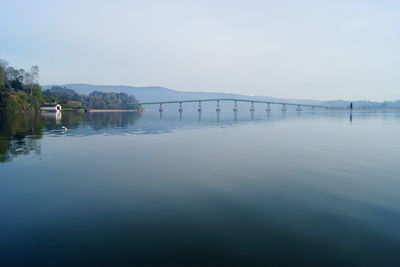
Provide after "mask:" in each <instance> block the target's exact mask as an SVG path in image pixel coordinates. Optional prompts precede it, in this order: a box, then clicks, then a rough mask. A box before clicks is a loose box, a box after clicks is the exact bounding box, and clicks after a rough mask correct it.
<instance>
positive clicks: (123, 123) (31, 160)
mask: <svg viewBox="0 0 400 267" xmlns="http://www.w3.org/2000/svg"><path fill="white" fill-rule="evenodd" d="M204 109H205V110H204V111H203V112H202V113H201V116H199V114H198V112H197V109H196V106H195V105H193V106H190V105H185V107H184V111H183V113H182V114H181V116H180V114H179V112H178V107H177V106H169V107H165V110H164V112H163V113H162V115H161V116H160V114H159V112H158V107H157V106H155V107H154V108H153V107H151V108H149V110H148V111H146V112H144V113H142V114H140V113H134V112H131V113H111V112H110V113H89V114H84V113H67V112H64V113H62V116H61V117H56V115H55V114H46V115H43V114H42V115H40V114H38V115H24V114H17V115H15V114H14V115H10V114H8V115H6V114H1V115H0V159H1V161H0V214H1V219H0V236H1V237H0V265H2V266H11V265H16V264H25V263H30V264H36V265H53V266H54V265H57V266H60V265H67V266H79V265H100V264H104V265H107V264H108V265H124V266H126V265H130V266H131V265H152V266H154V265H162V266H165V265H185V266H192V265H195V266H196V265H197V266H204V265H242V266H243V265H244V266H246V265H247V266H249V265H260V266H267V265H296V266H301V265H304V266H383V265H384V266H398V265H399V264H400V258H399V257H398V252H399V250H400V231H399V230H398V226H399V225H400V208H399V205H398V203H400V195H399V194H398V189H399V188H400V180H399V177H400V168H399V165H398V159H399V158H400V142H399V141H398V140H399V139H398V137H399V134H400V114H399V113H353V114H352V118H351V120H350V114H349V113H347V112H325V111H318V110H317V111H314V112H312V111H311V110H306V109H305V110H303V111H302V112H296V111H295V110H293V109H288V111H287V112H286V113H283V112H281V111H280V110H279V108H277V107H275V109H273V110H272V111H271V112H270V113H267V112H266V111H265V107H264V106H256V111H255V113H254V114H253V115H252V114H251V112H250V111H249V106H248V105H247V106H239V112H238V114H237V116H235V115H234V113H233V112H232V106H222V112H221V113H220V114H219V115H218V114H217V113H216V112H215V107H214V106H205V107H204ZM62 126H64V127H66V128H67V129H68V130H67V131H65V130H64V129H63V128H62Z"/></svg>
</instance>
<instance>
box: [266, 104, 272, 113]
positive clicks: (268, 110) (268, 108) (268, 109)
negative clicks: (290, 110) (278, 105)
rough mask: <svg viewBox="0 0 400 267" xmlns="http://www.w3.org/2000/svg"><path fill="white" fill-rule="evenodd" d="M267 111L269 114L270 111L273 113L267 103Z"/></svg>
mask: <svg viewBox="0 0 400 267" xmlns="http://www.w3.org/2000/svg"><path fill="white" fill-rule="evenodd" d="M266 111H267V112H270V111H271V107H270V105H269V103H267V109H266Z"/></svg>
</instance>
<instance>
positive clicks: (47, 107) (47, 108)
mask: <svg viewBox="0 0 400 267" xmlns="http://www.w3.org/2000/svg"><path fill="white" fill-rule="evenodd" d="M40 110H41V111H44V112H61V105H60V104H44V105H41V106H40Z"/></svg>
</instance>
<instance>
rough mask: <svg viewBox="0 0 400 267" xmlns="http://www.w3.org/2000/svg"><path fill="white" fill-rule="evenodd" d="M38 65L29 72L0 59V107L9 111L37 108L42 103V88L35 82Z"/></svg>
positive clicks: (37, 74)
mask: <svg viewBox="0 0 400 267" xmlns="http://www.w3.org/2000/svg"><path fill="white" fill-rule="evenodd" d="M38 76H39V67H38V66H37V65H35V66H33V67H32V68H31V70H30V71H29V72H27V71H25V70H23V69H19V70H18V69H15V68H13V67H9V66H8V63H7V62H6V61H5V60H0V89H1V91H0V109H2V110H9V111H28V110H39V108H40V105H41V104H42V103H43V96H42V89H41V88H40V86H39V84H38V83H37V79H38Z"/></svg>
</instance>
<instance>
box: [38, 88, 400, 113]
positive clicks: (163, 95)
mask: <svg viewBox="0 0 400 267" xmlns="http://www.w3.org/2000/svg"><path fill="white" fill-rule="evenodd" d="M52 86H56V85H45V86H42V88H43V90H46V89H49V88H51V87H52ZM58 86H59V85H58ZM61 86H65V87H67V88H69V89H73V90H75V91H76V92H77V93H80V94H89V93H91V92H93V91H103V92H123V93H127V94H130V95H133V96H135V98H136V99H137V100H138V101H140V102H152V101H170V100H192V99H206V98H241V99H249V100H251V99H253V100H264V101H275V102H287V103H299V104H318V105H329V106H336V107H347V106H348V105H349V104H350V103H351V102H353V103H354V105H355V107H357V108H362V109H385V108H389V109H390V108H400V100H397V101H383V102H378V101H368V100H355V101H349V100H340V99H337V100H313V99H294V98H276V97H271V96H248V95H242V94H233V93H219V92H190V91H176V90H173V89H170V88H166V87H162V86H129V85H92V84H86V83H76V84H73V83H70V84H64V85H61Z"/></svg>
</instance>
